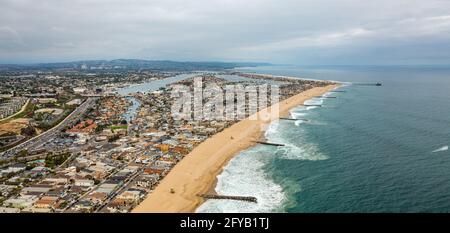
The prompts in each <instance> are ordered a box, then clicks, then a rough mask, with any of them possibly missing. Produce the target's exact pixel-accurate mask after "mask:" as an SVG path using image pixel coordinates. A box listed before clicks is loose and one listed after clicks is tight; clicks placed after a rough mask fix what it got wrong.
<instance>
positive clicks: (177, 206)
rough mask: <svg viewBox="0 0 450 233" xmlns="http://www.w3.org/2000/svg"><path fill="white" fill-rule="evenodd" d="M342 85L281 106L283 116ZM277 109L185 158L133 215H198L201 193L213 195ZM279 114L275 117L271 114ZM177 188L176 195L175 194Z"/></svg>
mask: <svg viewBox="0 0 450 233" xmlns="http://www.w3.org/2000/svg"><path fill="white" fill-rule="evenodd" d="M337 86H338V85H337V84H336V85H329V86H326V87H315V88H312V89H309V90H307V91H304V92H302V93H300V94H297V95H295V96H292V97H290V98H288V99H286V100H283V101H281V102H280V103H279V105H278V109H279V117H284V116H287V115H289V110H290V109H291V108H293V107H296V106H298V105H301V104H303V102H305V101H306V100H308V99H310V98H312V97H314V96H320V95H322V94H324V93H326V92H328V91H330V90H332V89H334V88H336V87H337ZM276 109H277V107H276V106H271V107H269V108H267V109H265V110H262V111H260V112H259V113H257V114H259V116H262V117H260V118H258V119H257V120H251V119H249V118H247V119H244V120H242V121H239V122H237V123H235V124H233V125H232V126H230V127H228V128H227V129H225V130H223V131H222V132H220V133H217V134H215V135H214V136H212V137H210V138H208V139H207V140H205V141H204V142H202V143H201V144H200V145H198V146H197V147H195V148H194V150H192V151H191V153H189V154H188V155H186V157H185V158H183V159H182V160H181V161H180V162H179V163H178V164H177V165H175V167H173V168H172V170H171V171H170V172H169V174H167V176H166V177H165V178H164V179H162V180H161V182H160V184H158V186H157V187H156V188H155V189H154V190H153V191H152V192H151V193H150V194H149V195H148V196H147V198H146V199H145V200H144V201H143V202H142V203H141V204H139V205H138V206H137V207H136V208H134V209H133V211H132V212H133V213H165V212H169V213H178V212H182V213H186V212H194V211H195V209H196V208H197V207H198V206H200V205H201V204H202V203H203V202H204V200H203V198H201V197H198V196H197V195H198V194H205V193H210V192H211V191H213V189H214V187H215V184H216V177H217V175H218V174H220V172H221V171H222V168H223V167H224V166H225V165H226V164H227V163H228V161H230V159H232V158H233V157H234V156H235V155H236V154H238V153H239V152H240V151H242V150H245V149H247V148H249V147H251V146H253V145H254V144H255V143H254V141H257V140H260V139H261V136H262V135H263V133H264V131H265V129H266V128H267V126H268V125H269V124H270V122H271V121H272V120H273V119H275V118H277V117H278V114H276V113H275V112H277V111H276ZM272 113H273V114H275V115H273V116H275V118H273V117H272V118H271V117H268V114H272ZM171 189H173V190H174V191H175V193H171V192H170V190H171Z"/></svg>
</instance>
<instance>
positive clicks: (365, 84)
mask: <svg viewBox="0 0 450 233" xmlns="http://www.w3.org/2000/svg"><path fill="white" fill-rule="evenodd" d="M353 85H358V86H377V87H380V86H382V84H381V83H353Z"/></svg>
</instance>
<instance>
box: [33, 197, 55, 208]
mask: <svg viewBox="0 0 450 233" xmlns="http://www.w3.org/2000/svg"><path fill="white" fill-rule="evenodd" d="M57 201H58V197H51V196H43V197H42V198H41V199H39V200H38V201H36V202H35V203H34V207H36V208H47V209H50V208H53V206H54V205H55V204H56V203H57Z"/></svg>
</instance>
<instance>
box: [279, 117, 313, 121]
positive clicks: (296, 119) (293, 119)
mask: <svg viewBox="0 0 450 233" xmlns="http://www.w3.org/2000/svg"><path fill="white" fill-rule="evenodd" d="M280 120H287V121H308V119H298V118H287V117H280Z"/></svg>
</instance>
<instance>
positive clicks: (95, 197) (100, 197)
mask: <svg viewBox="0 0 450 233" xmlns="http://www.w3.org/2000/svg"><path fill="white" fill-rule="evenodd" d="M107 197H108V194H106V193H103V192H95V193H91V194H89V195H88V196H86V197H85V199H86V200H89V201H91V202H92V203H94V204H101V203H103V202H104V201H105V200H106V198H107Z"/></svg>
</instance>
